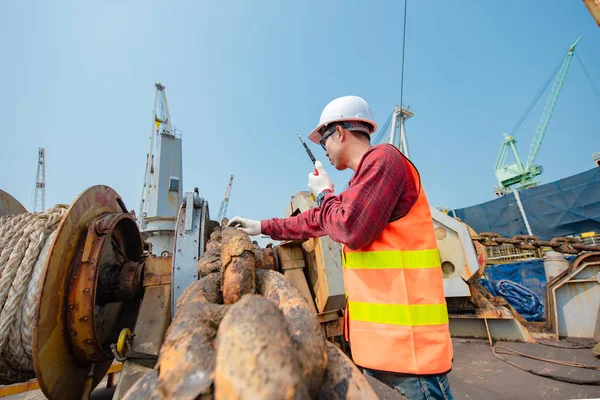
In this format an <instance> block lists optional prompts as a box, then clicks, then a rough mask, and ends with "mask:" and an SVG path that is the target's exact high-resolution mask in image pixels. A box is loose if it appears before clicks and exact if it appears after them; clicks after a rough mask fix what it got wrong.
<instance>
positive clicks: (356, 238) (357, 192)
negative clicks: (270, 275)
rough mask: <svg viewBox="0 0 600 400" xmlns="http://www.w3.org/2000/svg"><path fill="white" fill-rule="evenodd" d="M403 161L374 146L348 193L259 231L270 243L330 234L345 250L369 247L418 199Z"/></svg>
mask: <svg viewBox="0 0 600 400" xmlns="http://www.w3.org/2000/svg"><path fill="white" fill-rule="evenodd" d="M407 163H408V161H407V160H406V159H405V158H404V157H403V156H402V155H401V153H400V151H399V150H398V149H396V148H395V147H394V146H392V145H390V144H380V145H376V146H373V147H371V148H370V149H369V150H368V151H367V152H366V153H365V155H364V156H363V157H362V159H361V160H360V162H359V163H358V167H357V168H356V171H355V172H354V175H353V176H352V179H350V183H349V184H348V189H346V190H345V191H344V192H342V193H340V194H339V195H337V196H336V195H335V194H333V193H329V194H326V195H325V197H324V198H323V202H322V203H321V207H317V208H312V209H310V210H308V211H305V212H303V213H301V214H298V215H296V216H294V217H288V218H283V219H281V218H272V219H267V220H263V221H261V231H262V233H263V234H265V235H269V236H270V237H271V238H272V239H275V240H291V239H309V238H313V237H321V236H325V235H329V237H330V238H332V239H333V240H335V241H336V242H339V243H342V244H344V245H346V246H348V247H349V248H350V249H359V248H361V247H364V246H368V245H369V244H371V243H372V242H373V241H374V240H375V239H377V237H379V235H380V234H381V232H382V231H383V229H384V228H385V226H386V225H387V224H388V222H391V221H395V220H397V219H399V218H400V217H403V216H404V215H406V213H408V210H410V208H411V207H412V206H413V205H414V204H415V202H416V201H417V196H418V193H417V188H416V185H415V182H414V179H413V178H412V176H411V173H410V169H409V167H408V164H407Z"/></svg>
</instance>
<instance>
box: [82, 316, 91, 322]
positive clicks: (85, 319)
mask: <svg viewBox="0 0 600 400" xmlns="http://www.w3.org/2000/svg"><path fill="white" fill-rule="evenodd" d="M89 319H90V317H88V316H87V315H86V316H85V317H81V318H80V319H79V320H80V321H83V322H87V321H88V320H89Z"/></svg>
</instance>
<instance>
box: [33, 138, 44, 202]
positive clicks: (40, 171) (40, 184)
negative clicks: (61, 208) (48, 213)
mask: <svg viewBox="0 0 600 400" xmlns="http://www.w3.org/2000/svg"><path fill="white" fill-rule="evenodd" d="M34 193H35V194H34V200H33V212H41V211H44V210H45V209H46V149H44V148H43V147H40V148H38V165H37V174H36V177H35V192H34Z"/></svg>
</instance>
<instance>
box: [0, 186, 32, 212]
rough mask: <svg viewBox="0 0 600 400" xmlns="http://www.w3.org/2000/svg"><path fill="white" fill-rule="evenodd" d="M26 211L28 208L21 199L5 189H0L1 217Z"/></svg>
mask: <svg viewBox="0 0 600 400" xmlns="http://www.w3.org/2000/svg"><path fill="white" fill-rule="evenodd" d="M26 212H27V210H26V209H25V207H23V205H22V204H21V203H20V202H19V200H17V199H15V198H14V197H12V196H11V195H10V194H8V193H6V192H5V191H4V190H0V217H1V216H3V215H11V214H22V213H26Z"/></svg>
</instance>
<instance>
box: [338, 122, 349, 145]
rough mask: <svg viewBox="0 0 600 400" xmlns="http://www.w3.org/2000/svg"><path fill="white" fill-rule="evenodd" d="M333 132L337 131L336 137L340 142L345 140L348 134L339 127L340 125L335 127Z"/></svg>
mask: <svg viewBox="0 0 600 400" xmlns="http://www.w3.org/2000/svg"><path fill="white" fill-rule="evenodd" d="M335 130H336V131H337V135H338V137H339V138H340V142H341V141H343V140H345V139H346V135H347V134H348V133H349V132H348V131H347V130H346V129H344V128H343V127H341V126H340V125H338V126H336V127H335Z"/></svg>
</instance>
